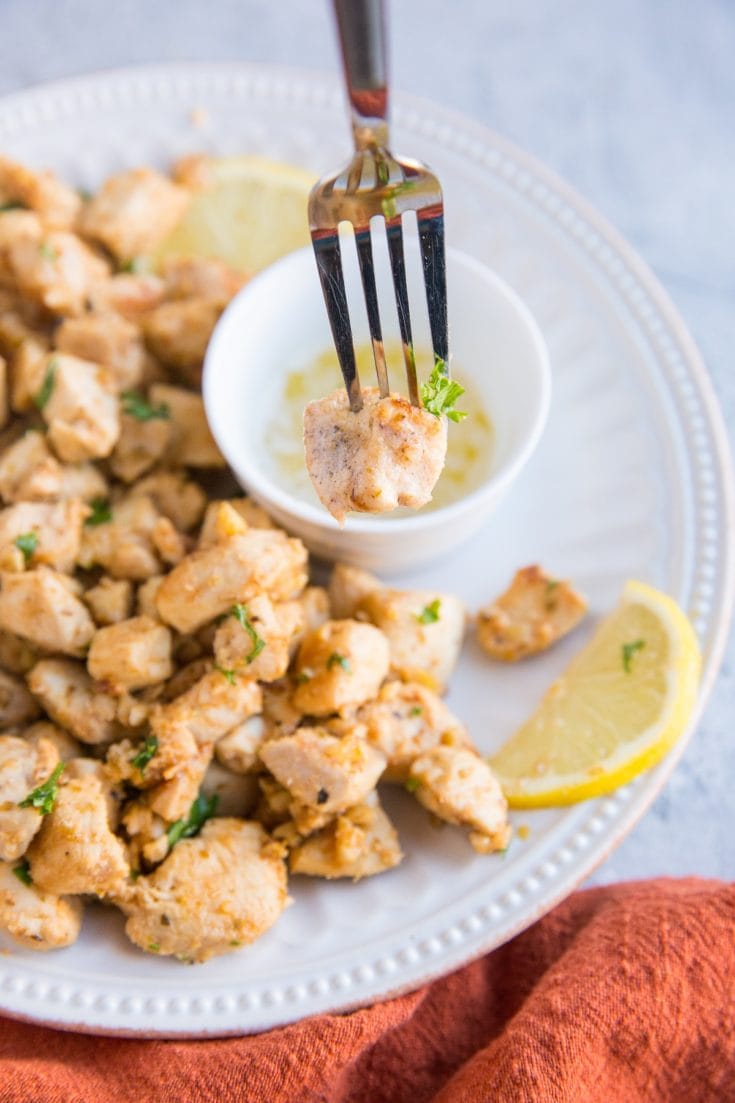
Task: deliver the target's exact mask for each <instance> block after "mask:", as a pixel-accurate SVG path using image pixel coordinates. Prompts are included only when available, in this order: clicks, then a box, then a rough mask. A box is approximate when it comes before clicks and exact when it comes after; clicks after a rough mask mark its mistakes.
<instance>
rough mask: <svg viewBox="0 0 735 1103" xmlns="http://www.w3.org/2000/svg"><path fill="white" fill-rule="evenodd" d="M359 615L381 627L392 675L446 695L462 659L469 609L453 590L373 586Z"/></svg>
mask: <svg viewBox="0 0 735 1103" xmlns="http://www.w3.org/2000/svg"><path fill="white" fill-rule="evenodd" d="M356 615H357V616H360V617H361V616H365V617H367V619H368V620H370V621H372V623H373V624H375V625H377V627H378V628H380V629H381V631H382V632H384V633H385V636H386V638H387V640H388V644H389V646H390V669H391V674H393V675H394V676H395V677H397V678H402V679H403V680H404V681H416V682H419V681H420V682H423V683H424V684H425V685H427V686H429V688H431V689H434V690H436V691H437V692H439V693H443V692H444V690H445V689H446V687H447V684H448V682H449V679H450V677H451V674H452V671H453V670H454V667H455V665H456V663H457V660H458V658H459V652H460V648H461V646H462V640H463V637H464V631H465V622H466V616H467V614H466V611H465V607H464V604H463V603H462V601H461V600H460V599H459V598H458V597H456V596H455V595H454V594H446V593H436V592H434V591H429V590H391V589H387V588H384V589H380V590H373V591H372V592H371V593H369V594H367V595H366V596H365V597H363V598H362V600H361V601H360V603H359V606H358V612H357V614H356Z"/></svg>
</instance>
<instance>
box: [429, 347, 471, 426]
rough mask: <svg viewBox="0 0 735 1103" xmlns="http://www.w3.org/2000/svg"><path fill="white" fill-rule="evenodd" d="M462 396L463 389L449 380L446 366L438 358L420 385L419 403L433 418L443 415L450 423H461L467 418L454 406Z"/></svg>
mask: <svg viewBox="0 0 735 1103" xmlns="http://www.w3.org/2000/svg"><path fill="white" fill-rule="evenodd" d="M463 394H464V387H463V386H462V384H461V383H458V382H457V381H456V379H450V378H449V375H448V374H447V365H446V364H445V363H444V361H443V360H442V359H440V357H438V356H437V357H436V359H435V361H434V370H433V372H432V373H431V375H430V376H429V378H428V379H427V380H426V382H425V383H422V384H421V401H422V403H423V405H424V409H425V410H428V412H429V413H430V414H433V415H434V417H441V416H442V414H445V415H446V416H447V417H448V418H449V420H450V421H462V419H463V418H466V417H467V413H466V411H464V410H455V409H454V404H455V402H456V401H457V399H459V398H461V397H462V395H463Z"/></svg>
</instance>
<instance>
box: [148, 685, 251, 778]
mask: <svg viewBox="0 0 735 1103" xmlns="http://www.w3.org/2000/svg"><path fill="white" fill-rule="evenodd" d="M262 707H263V695H262V691H261V689H260V686H259V685H258V683H257V682H255V681H253V680H252V679H249V678H242V677H235V678H234V679H229V678H226V677H225V676H224V675H223V674H222V673H221V672H220V671H219V670H210V671H209V672H208V673H207V674H205V675H204V677H202V678H200V679H199V681H198V682H195V684H194V685H193V686H192V687H191V688H190V689H188V690H186V692H185V693H181V694H180V695H179V696H178V697H176V698H174V700H173V701H170V702H169V703H168V704H166V705H157V706H155V708H154V709H153V712H152V714H151V728H152V730H153V732H154V734H155V735H157V736H158V740H159V745H160V746H162V745H163V744H165V743H166V740H167V737H168V736H169V735H170V734H171V733H173V732H175V731H177V730H182V729H185V730H186V731H187V732H189V733H190V735H191V736H192V738H193V740H194V742H195V743H196V744H197V745H199V746H203V745H204V744H206V743H216V742H217V740H218V739H221V738H222V736H223V735H226V734H227V733H228V732H230V731H232V730H233V728H235V727H237V725H238V724H242V723H243V722H244V721H245V720H247V719H248V718H249V717H251V716H255V715H257V714H258V713H259V712H261V710H262ZM158 757H159V756H157V760H158Z"/></svg>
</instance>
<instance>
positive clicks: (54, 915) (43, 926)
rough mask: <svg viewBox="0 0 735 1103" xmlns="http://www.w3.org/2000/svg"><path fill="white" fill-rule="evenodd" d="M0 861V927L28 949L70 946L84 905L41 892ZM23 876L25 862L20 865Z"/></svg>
mask: <svg viewBox="0 0 735 1103" xmlns="http://www.w3.org/2000/svg"><path fill="white" fill-rule="evenodd" d="M15 868H16V867H15V866H14V865H13V864H6V863H5V862H0V931H4V932H5V933H6V934H8V935H10V937H11V938H13V939H15V941H16V942H18V943H19V944H20V945H21V946H25V947H26V948H27V949H29V950H60V949H61V948H62V947H64V946H71V945H72V943H73V942H76V940H77V938H78V937H79V932H80V930H81V928H82V914H83V911H84V905H83V904H82V902H81V900H75V899H74V898H73V897H71V896H55V895H54V894H53V893H50V892H42V891H41V890H40V889H38V888H36V886H35V885H34V884H33V882H31V883H30V884H26V883H25V879H22V877H21V876H18V874H17V873H15V872H14V870H15ZM20 868H21V870H22V871H23V874H24V875H25V877H30V874H28V873H26V872H25V866H21V867H20Z"/></svg>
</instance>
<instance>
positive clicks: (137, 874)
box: [130, 869, 141, 881]
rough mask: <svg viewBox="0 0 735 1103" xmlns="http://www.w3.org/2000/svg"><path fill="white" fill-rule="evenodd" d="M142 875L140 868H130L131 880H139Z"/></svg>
mask: <svg viewBox="0 0 735 1103" xmlns="http://www.w3.org/2000/svg"><path fill="white" fill-rule="evenodd" d="M140 876H141V873H140V870H139V869H131V870H130V880H131V881H137V880H138V878H139V877H140Z"/></svg>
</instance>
